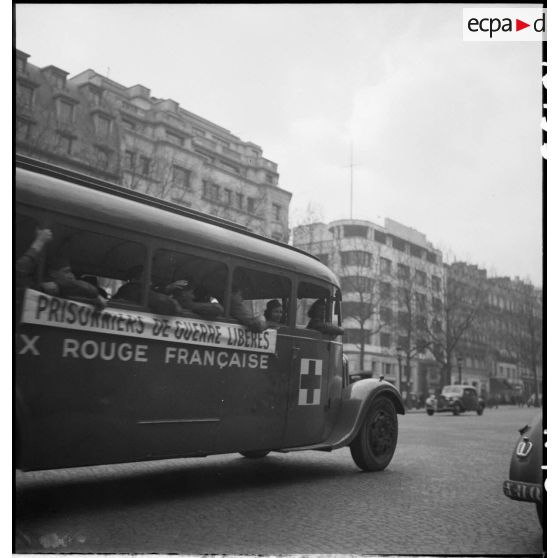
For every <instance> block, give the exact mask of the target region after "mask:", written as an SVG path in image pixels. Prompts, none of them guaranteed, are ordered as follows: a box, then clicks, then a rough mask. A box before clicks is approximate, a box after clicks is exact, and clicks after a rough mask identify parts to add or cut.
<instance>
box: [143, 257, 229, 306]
mask: <svg viewBox="0 0 558 558" xmlns="http://www.w3.org/2000/svg"><path fill="white" fill-rule="evenodd" d="M182 279H187V280H188V281H192V282H193V283H194V285H195V287H196V289H195V292H196V298H197V300H198V301H199V302H211V301H212V300H214V299H216V300H217V301H218V302H219V303H221V304H222V303H223V300H224V294H225V286H226V284H227V266H226V265H225V264H224V263H223V262H220V261H218V260H210V259H207V258H203V257H201V256H197V255H194V254H187V253H185V252H182V251H181V252H178V251H175V250H157V251H156V252H155V255H154V256H153V265H152V268H151V282H152V284H153V285H154V286H155V287H156V288H158V289H164V287H166V286H168V285H170V284H171V283H173V282H174V281H178V280H182Z"/></svg>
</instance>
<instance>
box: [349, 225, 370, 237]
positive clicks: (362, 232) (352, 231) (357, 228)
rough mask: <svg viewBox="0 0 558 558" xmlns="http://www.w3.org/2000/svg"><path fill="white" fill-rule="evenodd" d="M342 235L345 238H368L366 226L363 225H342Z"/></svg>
mask: <svg viewBox="0 0 558 558" xmlns="http://www.w3.org/2000/svg"><path fill="white" fill-rule="evenodd" d="M343 236H344V237H345V238H353V237H358V238H368V227H365V226H364V225H343Z"/></svg>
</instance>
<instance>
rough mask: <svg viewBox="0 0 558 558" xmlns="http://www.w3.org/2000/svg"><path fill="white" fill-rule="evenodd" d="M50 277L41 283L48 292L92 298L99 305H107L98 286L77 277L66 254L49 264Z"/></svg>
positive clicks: (63, 295) (43, 289)
mask: <svg viewBox="0 0 558 558" xmlns="http://www.w3.org/2000/svg"><path fill="white" fill-rule="evenodd" d="M47 272H48V279H47V281H45V282H43V283H41V285H40V287H41V290H42V291H43V292H45V293H47V294H50V295H54V296H61V297H76V298H85V299H90V300H92V301H93V303H94V304H95V305H96V306H98V307H104V306H105V305H106V299H105V298H104V297H103V296H101V294H100V293H99V291H98V289H97V287H95V286H94V285H91V284H90V283H87V282H86V281H82V280H80V279H76V276H75V275H74V272H73V271H72V266H71V263H70V260H69V259H68V258H67V257H65V256H58V257H56V258H54V259H52V260H51V261H50V262H49V263H48V265H47Z"/></svg>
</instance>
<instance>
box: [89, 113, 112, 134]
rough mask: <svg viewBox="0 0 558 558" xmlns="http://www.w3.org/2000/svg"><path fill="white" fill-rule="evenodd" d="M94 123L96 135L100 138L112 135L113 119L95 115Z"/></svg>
mask: <svg viewBox="0 0 558 558" xmlns="http://www.w3.org/2000/svg"><path fill="white" fill-rule="evenodd" d="M93 122H94V124H95V133H96V134H97V135H98V136H99V137H103V138H105V137H107V136H108V135H109V134H110V128H111V119H110V118H109V117H108V116H105V115H104V114H99V113H97V114H94V115H93Z"/></svg>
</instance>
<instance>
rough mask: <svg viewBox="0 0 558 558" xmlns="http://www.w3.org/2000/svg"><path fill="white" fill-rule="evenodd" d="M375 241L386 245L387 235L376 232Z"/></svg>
mask: <svg viewBox="0 0 558 558" xmlns="http://www.w3.org/2000/svg"><path fill="white" fill-rule="evenodd" d="M374 240H375V241H376V242H379V243H380V244H385V243H386V242H387V237H386V233H383V232H382V231H377V230H374Z"/></svg>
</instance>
